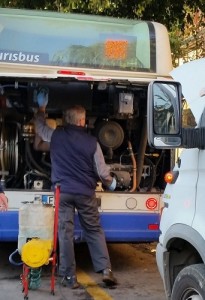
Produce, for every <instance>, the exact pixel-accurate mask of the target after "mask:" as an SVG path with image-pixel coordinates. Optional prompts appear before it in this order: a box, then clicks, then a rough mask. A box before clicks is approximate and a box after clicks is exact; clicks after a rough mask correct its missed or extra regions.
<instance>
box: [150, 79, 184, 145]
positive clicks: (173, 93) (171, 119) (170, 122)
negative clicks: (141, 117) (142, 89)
mask: <svg viewBox="0 0 205 300" xmlns="http://www.w3.org/2000/svg"><path fill="white" fill-rule="evenodd" d="M147 96H148V104H147V128H148V143H149V145H150V146H151V147H155V148H161V149H163V148H164V149H166V148H167V149H168V148H178V147H180V146H181V143H182V138H181V131H182V116H181V99H182V92H181V84H180V83H179V82H176V81H153V82H151V83H150V84H149V87H148V95H147Z"/></svg>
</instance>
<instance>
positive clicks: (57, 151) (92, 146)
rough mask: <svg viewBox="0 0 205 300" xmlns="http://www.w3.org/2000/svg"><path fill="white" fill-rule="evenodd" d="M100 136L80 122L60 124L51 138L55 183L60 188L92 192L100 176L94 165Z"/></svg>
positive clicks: (74, 192)
mask: <svg viewBox="0 0 205 300" xmlns="http://www.w3.org/2000/svg"><path fill="white" fill-rule="evenodd" d="M96 148H97V140H96V138H95V137H93V136H91V135H89V134H88V133H87V132H86V131H85V129H84V128H83V127H81V126H76V125H70V124H69V125H67V126H66V127H63V128H57V129H56V130H55V131H54V132H53V134H52V138H51V145H50V154H51V163H52V175H51V178H52V183H53V184H54V185H55V184H56V183H60V185H61V192H62V193H69V194H81V195H87V196H92V195H93V194H94V193H95V188H96V184H97V180H98V176H97V175H96V171H95V168H94V154H95V151H96Z"/></svg>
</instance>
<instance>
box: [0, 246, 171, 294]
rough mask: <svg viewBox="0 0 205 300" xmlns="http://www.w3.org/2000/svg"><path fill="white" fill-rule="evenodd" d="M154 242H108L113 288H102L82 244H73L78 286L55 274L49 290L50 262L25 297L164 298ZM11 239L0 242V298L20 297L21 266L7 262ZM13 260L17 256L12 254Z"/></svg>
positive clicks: (11, 248) (13, 248)
mask: <svg viewBox="0 0 205 300" xmlns="http://www.w3.org/2000/svg"><path fill="white" fill-rule="evenodd" d="M155 247H156V244H133V245H132V244H108V248H109V252H110V256H111V261H112V265H113V272H114V274H115V276H116V277H117V280H118V285H117V287H116V288H115V289H109V288H105V287H104V286H103V284H102V282H101V279H102V278H101V274H96V273H94V271H93V268H92V263H91V259H90V256H89V252H88V249H87V246H86V244H78V245H76V261H77V267H78V270H77V274H78V280H79V282H80V284H81V287H80V288H79V289H77V290H70V289H68V288H65V287H62V286H61V285H60V283H59V279H58V278H56V283H55V294H54V295H52V294H51V287H50V286H51V285H50V280H51V266H49V265H48V266H43V270H42V276H41V286H40V288H39V289H37V290H29V293H28V297H29V300H50V299H53V300H112V299H114V300H144V299H146V300H165V299H166V298H165V293H164V289H163V283H162V280H161V278H160V275H159V273H158V270H157V266H156V261H155ZM15 249H16V244H15V243H0V300H20V299H22V300H23V299H24V293H23V292H22V284H21V280H20V275H21V274H22V266H15V265H12V264H11V263H10V262H9V255H10V254H11V253H12V252H13V251H14V250H15ZM16 261H17V257H16Z"/></svg>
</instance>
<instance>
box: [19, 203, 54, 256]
mask: <svg viewBox="0 0 205 300" xmlns="http://www.w3.org/2000/svg"><path fill="white" fill-rule="evenodd" d="M53 229H54V208H53V207H52V206H50V205H44V204H42V203H41V202H37V203H26V204H23V206H22V207H21V208H20V209H19V235H18V251H19V253H20V254H21V249H22V246H23V245H24V244H25V243H26V242H27V241H28V240H30V239H32V238H40V239H45V240H51V241H53V238H54V237H53Z"/></svg>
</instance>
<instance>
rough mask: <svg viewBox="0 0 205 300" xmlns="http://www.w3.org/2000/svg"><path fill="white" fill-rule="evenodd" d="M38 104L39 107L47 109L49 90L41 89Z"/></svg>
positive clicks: (38, 94)
mask: <svg viewBox="0 0 205 300" xmlns="http://www.w3.org/2000/svg"><path fill="white" fill-rule="evenodd" d="M37 102H38V106H39V107H44V108H45V107H46V105H47V104H48V89H47V88H40V89H39V91H38V93H37Z"/></svg>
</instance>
